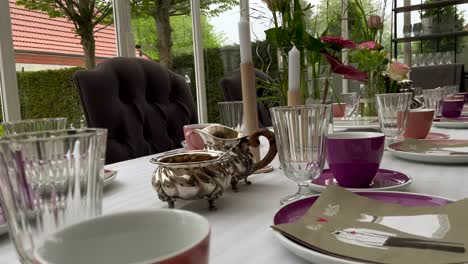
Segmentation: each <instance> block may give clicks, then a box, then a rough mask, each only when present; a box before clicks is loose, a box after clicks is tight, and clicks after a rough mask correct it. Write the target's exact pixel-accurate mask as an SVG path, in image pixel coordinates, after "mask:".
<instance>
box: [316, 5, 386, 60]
mask: <svg viewBox="0 0 468 264" xmlns="http://www.w3.org/2000/svg"><path fill="white" fill-rule="evenodd" d="M357 2H359V5H360V7H359V6H358V5H357ZM382 8H383V7H382V1H378V0H360V1H352V0H350V1H348V10H347V11H348V31H349V39H350V40H352V41H354V42H356V43H362V42H365V41H368V40H369V39H368V37H365V36H364V35H363V34H362V30H363V29H365V28H366V27H367V21H366V19H365V18H362V17H361V14H360V13H359V12H362V11H363V12H364V13H365V14H366V17H368V16H369V15H381V10H382ZM341 15H342V7H341V0H321V1H320V3H319V4H318V5H317V7H316V9H314V13H313V14H312V16H311V19H310V21H309V23H310V24H312V23H313V26H311V28H314V31H315V32H323V31H327V32H328V34H327V35H330V36H341ZM383 19H384V31H383V36H382V44H383V46H384V47H385V48H386V49H388V51H390V36H391V32H390V30H391V23H390V22H391V21H390V19H389V17H384V18H383ZM384 43H385V44H384ZM387 43H388V44H387Z"/></svg>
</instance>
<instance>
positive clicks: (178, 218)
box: [34, 209, 210, 264]
mask: <svg viewBox="0 0 468 264" xmlns="http://www.w3.org/2000/svg"><path fill="white" fill-rule="evenodd" d="M209 240H210V226H209V223H208V221H207V220H206V219H205V218H204V217H202V216H200V215H198V214H195V213H192V212H189V211H183V210H176V209H162V210H145V211H131V212H125V213H119V214H114V215H106V216H101V217H98V218H94V219H91V220H88V221H84V222H81V223H78V224H76V225H73V226H70V227H67V228H65V229H62V230H61V231H58V232H56V233H54V234H52V235H50V236H48V237H47V238H46V239H45V240H44V243H43V244H42V245H41V246H40V247H39V248H37V249H36V250H35V252H34V259H35V260H34V263H35V264H52V263H67V264H83V263H100V264H127V263H138V264H156V263H158V264H176V263H184V264H208V254H209Z"/></svg>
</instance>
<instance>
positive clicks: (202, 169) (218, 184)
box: [150, 150, 232, 210]
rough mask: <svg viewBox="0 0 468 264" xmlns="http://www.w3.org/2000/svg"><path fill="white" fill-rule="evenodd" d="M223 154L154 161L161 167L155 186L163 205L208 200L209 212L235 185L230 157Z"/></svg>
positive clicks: (183, 154)
mask: <svg viewBox="0 0 468 264" xmlns="http://www.w3.org/2000/svg"><path fill="white" fill-rule="evenodd" d="M224 154H225V152H221V151H212V150H209V151H206V150H203V151H184V152H180V153H176V154H174V153H172V154H166V155H163V156H161V157H158V158H153V159H151V161H150V162H151V163H154V164H157V165H158V167H157V168H156V170H155V172H154V173H153V178H152V180H151V183H152V185H153V188H154V189H155V190H156V192H157V193H158V197H159V199H160V200H161V201H164V202H167V203H168V205H169V208H174V203H175V201H176V200H177V199H183V200H198V199H207V200H208V203H209V209H210V210H214V209H216V207H215V205H214V201H215V200H216V199H217V198H218V197H220V196H221V195H222V193H223V191H224V188H225V187H226V186H227V185H228V184H229V183H230V181H231V174H232V172H231V171H230V164H229V163H228V162H229V161H228V159H229V156H228V155H224Z"/></svg>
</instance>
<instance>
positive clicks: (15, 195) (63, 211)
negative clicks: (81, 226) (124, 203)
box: [0, 129, 107, 263]
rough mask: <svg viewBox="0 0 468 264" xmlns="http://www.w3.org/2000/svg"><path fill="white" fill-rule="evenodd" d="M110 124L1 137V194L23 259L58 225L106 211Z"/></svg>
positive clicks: (15, 241)
mask: <svg viewBox="0 0 468 264" xmlns="http://www.w3.org/2000/svg"><path fill="white" fill-rule="evenodd" d="M106 137H107V131H106V130H105V129H83V130H57V131H43V132H33V133H26V134H18V135H11V136H6V137H3V138H2V139H0V197H1V202H2V206H3V209H4V212H5V214H6V216H7V218H6V219H7V222H8V225H9V227H10V235H11V236H12V238H13V239H12V241H13V242H14V245H15V247H16V251H17V253H18V255H19V257H20V260H21V262H22V263H33V252H34V249H35V248H36V247H37V246H39V245H40V244H41V243H42V240H43V239H44V237H45V236H47V235H48V234H50V233H51V232H54V231H55V230H57V229H59V228H62V227H65V226H68V225H71V224H74V223H77V222H80V221H83V220H85V219H89V218H92V217H95V216H97V215H100V214H101V208H102V184H103V180H102V178H101V177H99V175H100V173H101V172H102V170H103V165H104V162H103V160H104V158H103V156H104V153H105V145H102V143H103V142H105V141H106Z"/></svg>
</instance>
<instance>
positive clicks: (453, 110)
mask: <svg viewBox="0 0 468 264" xmlns="http://www.w3.org/2000/svg"><path fill="white" fill-rule="evenodd" d="M464 104H465V101H464V100H462V99H445V100H444V102H443V103H442V116H443V117H459V116H460V115H461V112H462V110H463V105H464Z"/></svg>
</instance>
